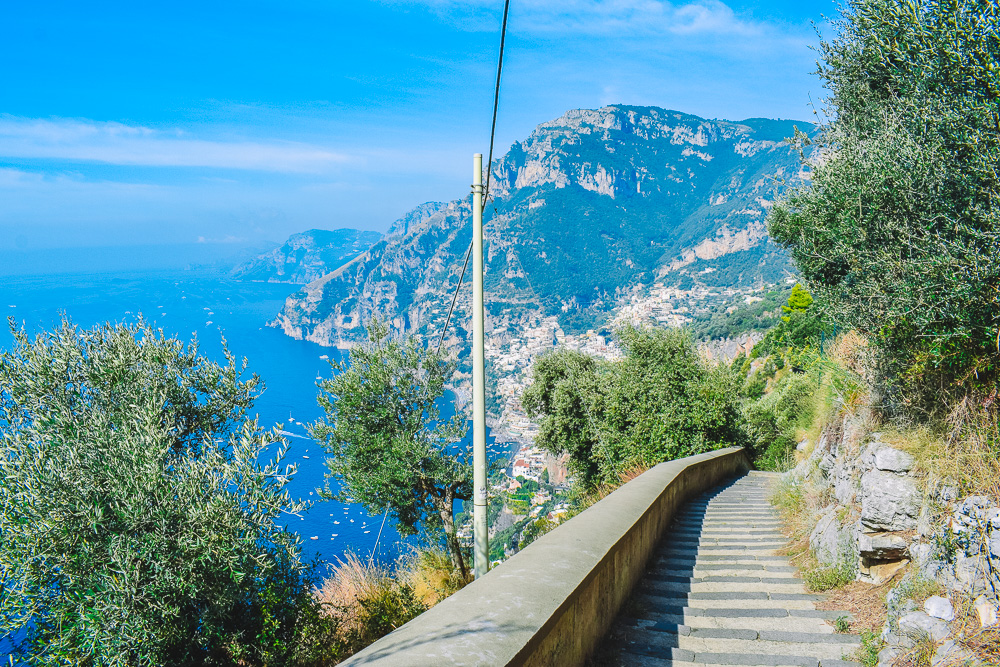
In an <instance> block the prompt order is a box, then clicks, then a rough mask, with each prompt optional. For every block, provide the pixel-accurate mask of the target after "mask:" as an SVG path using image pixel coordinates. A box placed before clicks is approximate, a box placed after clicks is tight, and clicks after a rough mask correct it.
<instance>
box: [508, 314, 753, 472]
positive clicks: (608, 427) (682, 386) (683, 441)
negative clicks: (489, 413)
mask: <svg viewBox="0 0 1000 667" xmlns="http://www.w3.org/2000/svg"><path fill="white" fill-rule="evenodd" d="M618 335H619V341H620V343H621V345H622V347H623V348H624V350H625V358H624V359H622V360H621V361H617V362H608V361H604V360H600V359H596V358H594V357H590V356H588V355H585V354H582V353H580V352H574V351H570V350H560V351H557V352H555V353H553V354H549V355H546V356H543V357H542V358H541V359H539V361H537V362H536V363H535V366H534V367H533V369H532V377H533V382H532V384H531V385H530V386H529V387H528V389H526V390H525V393H524V396H523V398H522V403H523V405H524V407H525V409H526V410H527V411H528V412H529V414H533V415H539V416H541V423H540V432H539V436H538V439H537V442H538V443H539V444H540V445H542V446H543V447H545V448H546V449H548V450H549V451H551V452H553V453H557V454H558V453H562V452H569V454H570V466H571V468H572V470H573V471H574V473H576V474H577V475H578V479H579V481H580V482H581V483H582V484H583V486H584V487H585V488H592V487H594V486H597V485H600V484H601V483H615V482H617V480H618V479H619V478H620V476H621V474H622V472H624V471H626V470H628V469H629V468H632V467H635V466H646V467H648V466H650V465H653V464H656V463H659V462H661V461H668V460H672V459H676V458H681V457H684V456H689V455H692V454H698V453H701V452H706V451H710V450H713V449H718V448H720V447H726V446H730V445H735V444H741V443H742V442H743V440H744V436H743V431H742V429H741V421H740V413H739V407H738V401H739V396H738V384H739V382H738V381H737V378H736V375H735V374H734V373H732V372H731V371H730V370H729V369H728V368H726V367H724V366H711V365H708V364H706V363H705V362H703V361H702V360H701V358H700V357H699V356H698V353H697V350H696V349H695V348H694V345H693V344H692V342H691V340H690V339H689V338H688V337H687V336H686V334H684V333H683V332H680V331H677V330H668V329H652V330H637V329H631V328H627V329H624V330H622V331H620V332H619V334H618Z"/></svg>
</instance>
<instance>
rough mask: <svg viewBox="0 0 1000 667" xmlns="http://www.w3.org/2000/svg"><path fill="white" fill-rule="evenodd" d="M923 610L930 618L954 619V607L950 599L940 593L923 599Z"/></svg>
mask: <svg viewBox="0 0 1000 667" xmlns="http://www.w3.org/2000/svg"><path fill="white" fill-rule="evenodd" d="M924 612H926V613H927V615H928V616H930V617H931V618H940V619H941V620H942V621H949V622H951V621H954V620H955V608H954V607H953V606H952V604H951V600H949V599H948V598H945V597H941V596H940V595H932V596H931V597H929V598H927V600H925V601H924Z"/></svg>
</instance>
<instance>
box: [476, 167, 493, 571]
mask: <svg viewBox="0 0 1000 667" xmlns="http://www.w3.org/2000/svg"><path fill="white" fill-rule="evenodd" d="M472 165H473V174H472V487H473V515H472V520H473V524H472V525H473V532H474V536H475V540H476V549H475V559H474V562H475V574H476V578H477V579H478V578H479V577H481V576H483V575H484V574H486V572H487V571H488V570H489V569H490V544H489V541H490V538H489V527H488V526H487V522H486V509H487V503H488V498H487V490H486V366H485V363H486V357H485V352H484V346H483V334H484V332H483V155H482V153H476V154H475V155H474V156H473V157H472Z"/></svg>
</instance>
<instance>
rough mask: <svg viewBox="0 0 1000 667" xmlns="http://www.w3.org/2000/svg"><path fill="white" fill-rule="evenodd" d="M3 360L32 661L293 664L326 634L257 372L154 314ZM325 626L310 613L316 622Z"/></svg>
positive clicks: (17, 590) (11, 596) (6, 526)
mask: <svg viewBox="0 0 1000 667" xmlns="http://www.w3.org/2000/svg"><path fill="white" fill-rule="evenodd" d="M11 329H12V332H13V334H14V339H15V342H14V347H13V348H12V350H11V351H9V352H4V353H2V354H0V437H2V440H0V535H2V536H3V538H2V539H0V635H8V634H11V633H17V632H19V631H20V632H21V636H23V641H21V642H20V644H19V646H18V647H16V650H15V651H14V653H15V656H16V658H17V660H18V661H20V662H22V663H24V664H36V665H45V664H95V665H154V664H177V665H181V664H201V663H206V662H212V663H216V664H237V663H238V664H241V665H256V664H265V663H266V664H283V663H290V662H295V661H297V660H306V659H307V658H308V656H309V655H310V654H312V655H315V654H314V653H311V651H310V650H307V649H308V647H306V646H305V645H304V644H302V643H301V640H302V639H303V633H304V632H305V628H307V627H312V628H313V629H319V628H320V627H321V626H322V623H319V622H318V621H317V622H316V623H313V621H316V618H317V615H316V613H315V612H316V609H315V608H314V605H313V603H312V599H311V597H310V596H309V594H308V591H309V586H310V582H311V575H310V572H309V569H308V568H306V567H305V566H304V565H303V564H302V563H301V562H300V559H299V553H300V549H299V538H298V537H297V536H296V535H294V534H293V533H291V532H289V531H287V530H285V529H283V528H280V527H279V526H278V524H277V523H276V520H278V519H279V518H281V517H283V516H287V514H288V513H295V512H299V511H301V510H303V509H304V508H305V507H306V506H305V504H303V503H298V502H293V501H292V500H291V499H290V498H289V496H288V493H287V491H286V490H285V486H286V484H287V483H288V480H289V478H290V476H291V475H292V474H293V473H294V466H288V467H282V466H280V465H279V462H280V460H281V457H282V455H283V453H284V450H283V449H279V451H278V454H277V459H276V460H275V461H274V462H271V463H266V464H262V463H260V462H259V459H260V457H261V455H262V454H263V452H264V451H265V449H267V448H268V447H269V446H270V445H271V444H272V443H276V442H280V441H281V439H280V437H279V436H278V435H276V434H274V433H268V432H264V431H262V430H260V429H259V427H258V425H257V423H256V421H253V420H250V419H248V418H247V417H246V412H247V410H248V409H250V408H251V407H252V405H253V401H254V399H255V397H256V396H257V394H258V393H259V391H260V385H259V381H258V380H257V378H256V377H252V378H250V379H249V380H246V381H243V380H241V379H240V376H241V374H242V372H243V368H245V365H244V367H242V368H237V366H236V362H235V359H234V358H233V357H232V356H230V355H229V354H228V353H227V360H228V364H227V365H224V366H220V365H218V364H216V363H214V362H212V361H209V360H208V359H206V358H204V357H201V356H199V354H198V349H197V347H196V346H195V345H193V344H192V345H189V346H185V345H184V344H183V343H181V342H180V341H178V340H176V339H173V338H168V337H166V336H164V334H163V332H162V331H157V330H154V329H151V328H150V327H148V326H147V325H145V324H144V323H143V322H141V321H140V322H139V323H138V324H135V325H118V326H111V325H103V326H98V327H95V328H94V329H91V330H80V329H78V328H77V327H75V326H74V325H72V324H71V323H70V322H68V321H66V320H64V321H63V322H62V324H61V326H60V327H59V328H58V329H57V330H56V331H54V332H51V333H45V334H41V335H38V336H37V337H36V338H35V339H34V340H30V339H29V338H28V336H27V335H26V334H25V333H24V332H23V331H18V330H16V329H15V328H14V327H13V325H12V326H11ZM310 619H312V620H310Z"/></svg>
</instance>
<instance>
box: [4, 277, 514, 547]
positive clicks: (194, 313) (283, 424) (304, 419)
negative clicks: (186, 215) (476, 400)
mask: <svg viewBox="0 0 1000 667" xmlns="http://www.w3.org/2000/svg"><path fill="white" fill-rule="evenodd" d="M84 268H85V267H84ZM298 288H299V287H298V286H297V285H289V284H280V283H262V282H240V281H236V280H233V279H232V278H230V277H229V276H228V271H227V269H226V267H225V266H222V267H220V266H212V265H209V266H197V265H195V266H191V265H187V266H183V267H170V266H167V267H160V268H144V269H136V268H123V269H121V270H115V271H107V270H102V271H93V270H77V271H62V272H42V273H31V272H30V270H29V269H25V268H24V267H23V266H21V270H20V271H19V272H14V273H13V274H8V275H2V267H0V312H2V313H3V314H4V315H6V316H7V317H10V318H13V321H14V322H15V323H16V326H18V327H24V328H25V329H26V330H27V331H28V333H29V334H32V333H36V332H39V331H43V330H46V329H52V328H54V327H56V326H57V325H58V323H59V321H60V317H62V316H63V315H65V316H67V317H69V318H70V319H71V320H72V321H73V322H74V323H75V324H77V325H80V326H81V327H88V328H89V327H92V326H94V325H95V324H99V323H103V322H123V321H130V322H134V321H135V320H136V319H137V318H138V317H139V316H140V314H141V315H142V317H144V318H145V319H146V320H147V321H148V322H150V323H151V324H153V325H155V326H156V327H159V328H162V329H163V330H164V332H166V333H168V334H170V335H173V336H177V337H178V338H180V339H181V340H184V341H197V343H198V345H199V348H200V351H201V352H202V353H203V354H205V355H207V356H209V357H211V358H213V359H216V360H219V361H222V360H223V344H225V345H226V346H228V349H229V350H230V351H231V352H232V353H233V354H235V355H236V356H237V358H246V360H247V373H248V374H250V373H255V374H257V375H258V376H260V378H261V379H262V380H263V384H264V390H263V392H262V393H261V395H260V397H259V398H258V399H257V401H256V403H255V406H254V411H255V412H256V414H257V416H258V418H259V420H260V424H261V426H262V427H265V428H270V427H274V426H277V427H279V428H280V429H281V430H282V431H283V432H284V433H283V435H284V437H285V439H286V440H287V442H288V443H289V445H290V447H289V450H288V456H287V458H286V459H285V462H287V463H295V464H296V465H297V467H298V471H297V473H296V474H295V476H294V477H293V479H292V481H291V483H290V485H289V487H288V488H289V491H290V493H291V495H292V496H294V497H298V498H302V499H305V500H309V501H312V503H313V505H312V506H311V507H310V509H309V510H307V511H306V512H304V513H303V514H302V515H301V516H288V517H286V520H285V522H284V525H286V526H287V527H288V528H289V529H290V530H292V531H294V532H296V533H298V534H299V535H300V536H301V537H302V549H303V555H304V557H305V558H306V559H307V560H311V559H314V558H318V559H319V561H320V562H321V565H324V566H329V565H333V564H336V563H337V562H338V560H339V559H342V558H343V557H344V556H345V554H347V553H348V552H353V553H354V554H356V555H358V556H359V557H361V558H363V559H366V560H367V559H374V560H376V561H377V562H380V563H383V564H388V563H391V562H392V561H394V560H395V559H396V558H397V557H398V556H399V555H400V554H402V553H404V552H406V551H408V550H409V549H410V547H411V546H413V545H414V544H415V542H414V539H416V538H408V539H403V538H401V537H400V535H399V533H398V532H397V530H396V528H395V525H394V523H393V521H392V519H391V517H389V518H388V519H386V516H385V515H384V514H382V513H379V512H377V511H376V512H373V513H370V512H369V511H367V509H366V508H365V507H363V506H362V505H360V504H357V503H346V504H345V503H342V502H334V501H327V500H322V499H321V498H320V497H319V489H321V488H322V487H324V484H325V472H326V466H325V458H326V454H325V452H324V451H323V449H322V448H321V447H320V445H319V444H318V443H317V442H315V441H314V440H313V439H312V438H310V436H309V433H308V425H309V424H311V423H313V422H315V421H316V420H318V419H320V418H322V417H323V416H324V415H323V411H322V409H321V408H320V407H319V405H318V404H317V401H316V398H317V395H318V394H319V388H318V386H317V383H319V382H320V381H321V380H322V379H324V378H329V377H331V375H332V373H333V368H332V366H331V362H332V361H339V360H342V359H345V358H346V355H347V354H348V353H347V352H346V351H341V350H338V349H336V348H330V347H323V346H321V345H317V344H315V343H311V342H308V341H301V340H294V339H293V338H291V337H289V336H286V335H285V334H284V333H282V331H281V330H279V329H275V328H272V327H268V326H267V323H268V322H269V321H271V320H273V319H274V318H275V316H276V315H277V313H278V312H279V311H280V310H281V307H282V306H283V304H284V301H285V298H286V297H287V296H288V295H289V294H291V293H292V292H294V291H296V290H297V289H298ZM12 343H13V338H12V336H11V332H10V330H9V327H7V326H6V325H4V326H3V327H2V329H0V350H9V349H10V347H11V345H12ZM447 398H452V397H450V396H446V399H447ZM442 408H443V411H444V412H451V409H450V406H449V405H443V406H442ZM470 431H471V428H470ZM489 446H490V450H491V452H492V454H493V455H494V456H503V455H505V454H506V446H505V445H504V443H497V442H495V441H494V440H493V438H490V440H489ZM272 454H273V452H270V453H269V454H268V457H270V455H272ZM334 488H336V487H334Z"/></svg>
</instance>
